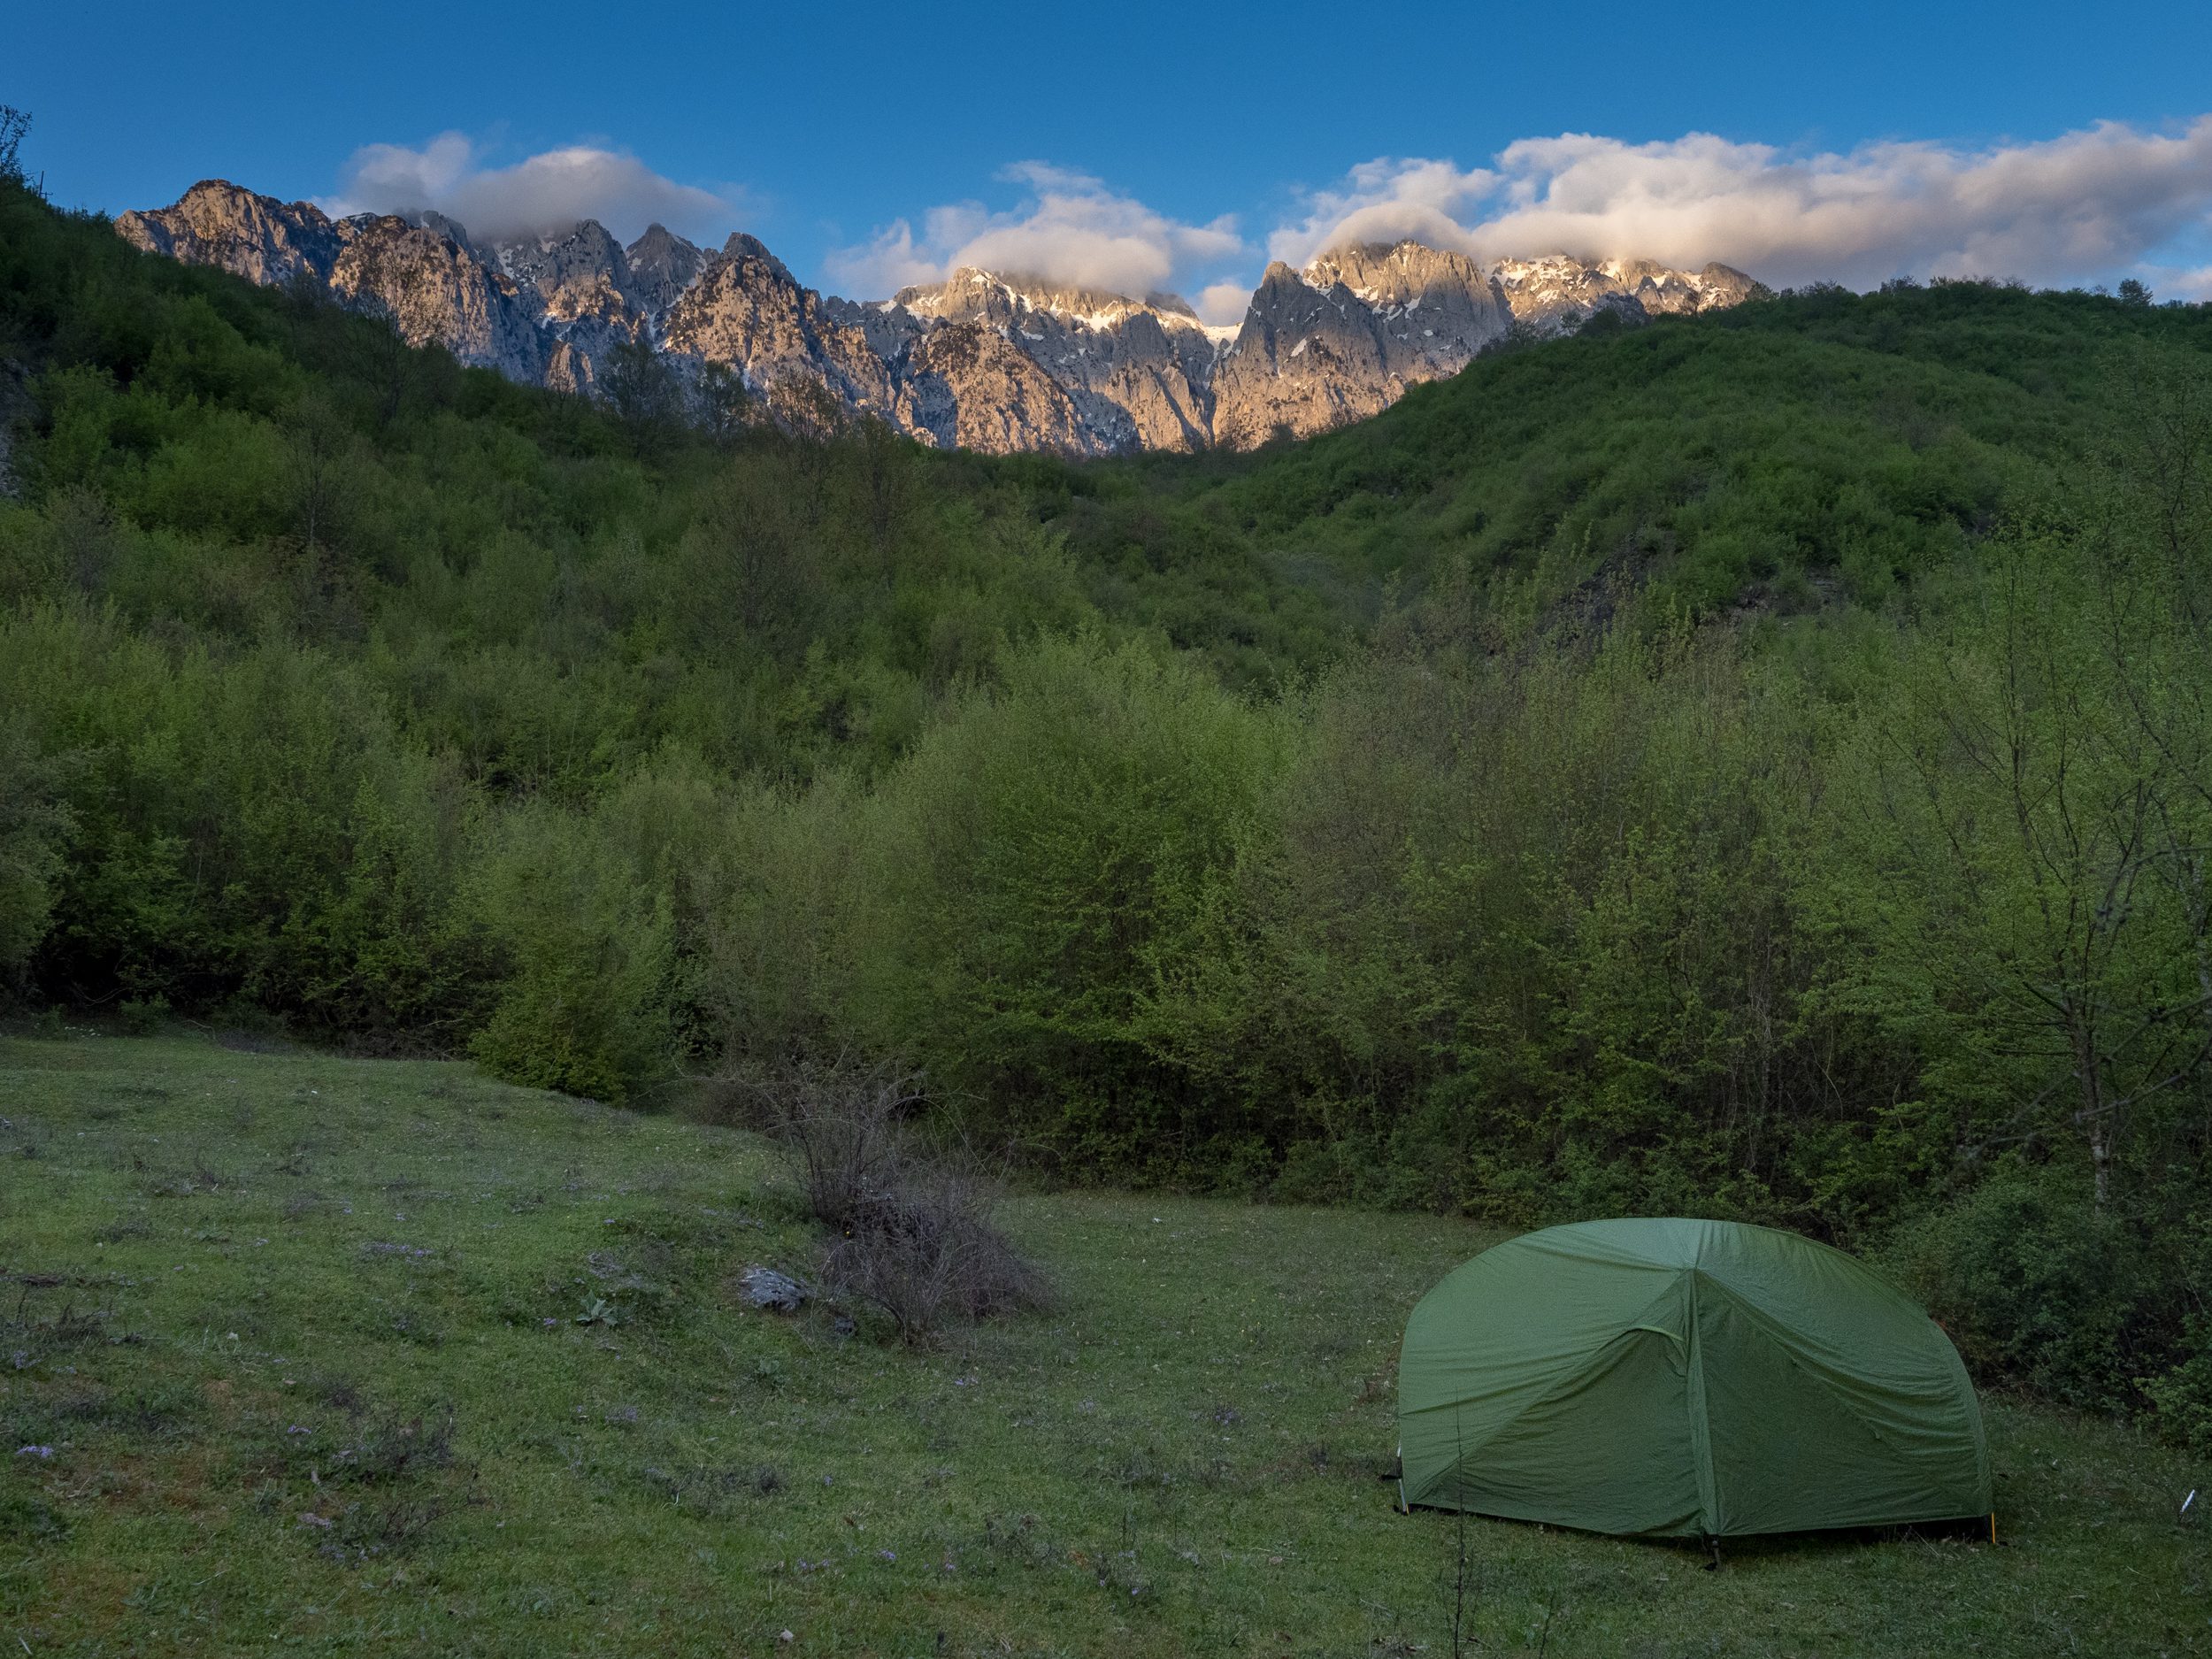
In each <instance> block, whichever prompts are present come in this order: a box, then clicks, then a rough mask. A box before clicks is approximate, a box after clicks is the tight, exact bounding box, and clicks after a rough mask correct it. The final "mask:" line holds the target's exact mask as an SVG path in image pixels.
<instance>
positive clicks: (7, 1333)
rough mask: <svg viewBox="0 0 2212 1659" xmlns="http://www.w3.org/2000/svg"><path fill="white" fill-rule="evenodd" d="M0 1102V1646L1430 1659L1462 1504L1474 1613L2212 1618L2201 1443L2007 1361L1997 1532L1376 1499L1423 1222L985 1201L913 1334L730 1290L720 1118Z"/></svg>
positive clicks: (2055, 1632)
mask: <svg viewBox="0 0 2212 1659" xmlns="http://www.w3.org/2000/svg"><path fill="white" fill-rule="evenodd" d="M49 1030H51V1027H49ZM257 1048H261V1049H269V1048H275V1049H277V1050H278V1051H275V1052H256V1051H253V1050H255V1049H257ZM0 1118H4V1123H0V1270H4V1272H5V1274H6V1277H7V1281H8V1282H7V1291H8V1294H7V1295H6V1298H5V1302H4V1307H0V1320H4V1324H5V1329H4V1331H0V1419H4V1434H5V1445H4V1448H0V1450H4V1453H5V1454H7V1455H5V1456H4V1459H0V1648H4V1649H12V1650H16V1651H21V1652H25V1653H30V1654H35V1655H49V1654H77V1655H94V1654H102V1655H108V1654H163V1655H196V1654H219V1653H242V1652H274V1651H284V1652H300V1653H311V1654H322V1653H357V1652H375V1653H424V1654H430V1653H456V1654H460V1653H466V1654H482V1655H493V1654H518V1655H519V1654H528V1655H542V1654H631V1653H651V1654H656V1655H690V1654H726V1653H782V1652H789V1653H806V1652H812V1653H835V1654H881V1655H938V1654H1006V1653H1015V1654H1070V1655H1073V1654H1099V1655H1108V1654H1111V1655H1125V1654H1127V1655H1181V1654H1241V1655H1303V1654H1313V1655H1322V1654H1331V1655H1338V1654H1342V1655H1382V1654H1417V1653H1429V1654H1448V1653H1450V1652H1451V1651H1452V1646H1453V1638H1452V1631H1451V1612H1452V1603H1453V1601H1454V1599H1455V1598H1454V1594H1453V1588H1452V1586H1453V1584H1454V1581H1455V1578H1457V1577H1458V1575H1457V1574H1456V1572H1455V1563H1456V1562H1457V1560H1458V1557H1459V1553H1460V1550H1461V1548H1462V1544H1463V1546H1464V1550H1465V1555H1466V1559H1467V1563H1468V1564H1467V1569H1466V1572H1465V1575H1464V1580H1463V1590H1464V1594H1463V1610H1464V1624H1463V1632H1462V1634H1463V1639H1464V1644H1465V1645H1464V1649H1463V1650H1464V1651H1467V1652H1479V1653H1482V1654H1523V1653H1529V1654H1533V1653H1547V1654H1550V1655H1583V1654H1588V1655H1620V1654H1633V1655H1653V1656H1656V1655H1824V1656H1825V1655H1932V1654H1970V1653H1973V1654H1993V1655H1994V1654H2020V1655H2056V1654H2085V1655H2134V1654H2142V1655H2153V1654H2195V1653H2212V1528H2208V1527H2207V1525H2205V1524H2204V1523H2203V1522H2202V1521H2201V1520H2200V1518H2199V1517H2200V1514H2201V1509H2195V1510H2193V1511H2192V1512H2191V1514H2190V1515H2189V1516H2187V1517H2181V1516H2178V1515H2177V1509H2178V1507H2179V1505H2180V1502H2181V1499H2182V1497H2183V1494H2185V1493H2186V1492H2187V1491H2188V1490H2189V1488H2190V1487H2191V1486H2203V1485H2206V1484H2208V1482H2212V1468H2208V1467H2206V1466H2204V1465H2203V1464H2202V1463H2200V1462H2199V1463H2192V1462H2191V1461H2190V1460H2188V1459H2187V1458H2186V1457H2185V1456H2183V1455H2180V1454H2178V1453H2176V1452H2173V1451H2171V1450H2168V1449H2164V1448H2160V1447H2159V1446H2157V1445H2156V1443H2155V1442H2154V1441H2153V1440H2150V1439H2148V1438H2147V1437H2146V1436H2143V1435H2140V1434H2139V1433H2137V1432H2133V1431H2131V1430H2128V1429H2125V1428H2123V1427H2118V1426H2115V1425H2112V1424H2109V1423H2107V1422H2104V1421H2101V1420H2095V1419H2091V1418H2087V1417H2078V1416H2075V1415H2071V1414H2068V1413H2065V1412H2062V1411H2060V1410H2058V1409H2054V1408H2050V1407H2046V1406H2040V1405H2035V1404H2030V1403H2024V1402H2018V1401H2016V1400H2014V1399H2011V1398H2008V1397H2004V1396H1985V1409H1986V1410H1987V1414H1988V1418H1989V1425H1990V1435H1991V1441H1992V1449H1993V1455H1994V1458H1995V1462H1996V1466H1997V1469H1998V1471H1999V1479H1998V1492H1999V1498H2000V1503H2001V1515H2000V1526H2001V1544H2000V1545H1999V1546H1998V1547H1997V1548H1991V1547H1990V1546H1989V1545H1988V1544H1987V1543H1986V1542H1984V1541H1979V1540H1973V1539H1970V1538H1964V1537H1937V1536H1921V1535H1917V1534H1901V1535H1890V1536H1851V1537H1834V1538H1830V1537H1810V1538H1797V1539H1791V1540H1771V1541H1765V1542H1756V1543H1745V1544H1741V1545H1739V1546H1736V1547H1734V1548H1731V1549H1730V1550H1729V1551H1728V1554H1727V1559H1726V1561H1725V1563H1724V1567H1723V1569H1722V1570H1721V1571H1717V1572H1708V1571H1703V1570H1702V1568H1703V1564H1704V1561H1703V1557H1702V1555H1701V1554H1700V1553H1699V1552H1698V1551H1697V1550H1696V1549H1695V1548H1686V1547H1679V1546H1675V1545H1670V1544H1660V1543H1646V1542H1636V1541H1630V1540H1614V1539H1602V1538H1592V1537H1583V1536H1577V1535H1571V1534H1565V1533H1561V1532H1555V1531H1551V1530H1548V1529H1544V1528H1540V1527H1533V1526H1527V1525H1510V1524H1504V1523H1494V1522H1485V1521H1479V1520H1476V1521H1469V1522H1466V1523H1461V1522H1460V1521H1458V1520H1457V1519H1455V1517H1449V1516H1446V1515H1441V1514H1432V1513H1420V1514H1416V1515H1413V1516H1410V1517H1402V1516H1399V1515H1397V1514H1395V1513H1394V1510H1393V1507H1392V1494H1393V1488H1392V1487H1391V1486H1390V1485H1389V1483H1388V1482H1387V1481H1386V1479H1382V1476H1383V1475H1384V1473H1385V1471H1386V1470H1387V1468H1388V1466H1389V1462H1390V1454H1391V1451H1392V1447H1393V1440H1394V1436H1393V1423H1392V1410H1393V1406H1392V1379H1393V1374H1394V1362H1395V1354H1396V1342H1397V1338H1398V1335H1399V1333H1400V1331H1401V1330H1402V1323H1403V1319H1404V1316H1405V1314H1406V1312H1407V1310H1409V1308H1410V1307H1411V1306H1412V1304H1413V1302H1415V1300H1416V1299H1417V1298H1418V1296H1419V1295H1420V1294H1422V1292H1423V1291H1425V1289H1426V1288H1427V1287H1428V1286H1430V1285H1431V1284H1432V1283H1433V1282H1434V1280H1435V1279H1437V1278H1438V1277H1439V1276H1440V1275H1441V1274H1442V1273H1443V1272H1444V1271H1447V1270H1448V1268H1450V1267H1451V1266H1453V1265H1455V1263H1458V1262H1460V1261H1462V1260H1463V1259H1464V1258H1465V1257H1467V1256H1471V1255H1472V1254H1473V1253H1475V1252H1476V1251H1478V1250H1479V1249H1480V1248H1483V1246H1484V1245H1485V1244H1486V1243H1487V1242H1490V1241H1491V1240H1493V1239H1494V1238H1495V1237H1496V1236H1498V1235H1496V1234H1494V1233H1486V1232H1483V1231H1481V1230H1479V1229H1478V1228H1476V1227H1473V1226H1471V1225H1469V1224H1467V1223H1464V1222H1462V1221H1457V1220H1452V1219H1445V1218H1439V1217H1416V1216H1402V1215H1397V1216H1384V1215H1378V1214H1371V1213H1363V1212H1359V1211H1355V1210H1320V1209H1300V1208H1290V1207H1256V1206H1250V1205H1246V1204H1240V1203H1236V1202H1218V1201H1210V1200H1194V1199H1187V1198H1179V1197H1171V1196H1166V1195H1137V1196H1128V1195H1119V1194H1087V1193H1082V1194H1069V1193H1025V1194H1021V1195H1020V1196H1018V1198H1017V1199H1016V1201H1015V1202H1014V1203H1013V1205H1012V1207H1011V1210H1010V1215H1009V1221H1010V1228H1011V1231H1012V1233H1014V1235H1015V1237H1016V1239H1017V1240H1018V1242H1019V1243H1020V1244H1021V1246H1022V1247H1023V1248H1025V1249H1026V1250H1027V1251H1028V1252H1029V1253H1030V1254H1032V1255H1033V1256H1034V1257H1035V1258H1036V1259H1037V1260H1038V1261H1039V1262H1040V1263H1042V1264H1043V1266H1044V1267H1045V1268H1046V1269H1047V1271H1048V1272H1049V1274H1050V1276H1051V1278H1052V1280H1053V1283H1054V1286H1055V1292H1056V1300H1055V1303H1054V1305H1053V1307H1052V1308H1051V1310H1049V1311H1047V1312H1044V1313H1041V1314H1035V1315H1029V1316H1024V1317H1017V1318H1014V1319H1010V1320H1007V1321H1003V1322H1000V1323H996V1324H993V1325H984V1326H980V1327H976V1328H974V1329H972V1330H970V1331H963V1332H958V1333H955V1334H954V1335H953V1336H951V1337H950V1338H949V1339H947V1340H944V1341H942V1342H941V1343H940V1344H939V1345H937V1346H935V1347H932V1348H922V1349H904V1348H898V1347H896V1346H895V1345H892V1344H889V1343H887V1342H885V1341H883V1340H880V1334H881V1333H879V1332H878V1331H877V1330H876V1329H875V1327H874V1326H873V1325H871V1324H870V1323H869V1322H868V1320H867V1318H866V1317H862V1318H861V1320H860V1322H859V1324H858V1325H857V1328H855V1327H854V1326H853V1325H851V1324H850V1323H849V1321H848V1320H847V1319H846V1318H845V1317H843V1310H838V1309H835V1308H832V1307H824V1306H822V1305H820V1304H816V1305H814V1306H812V1307H810V1308H809V1309H808V1310H806V1311H805V1312H803V1313H802V1314H800V1315H797V1316H795V1317H784V1316H778V1315H773V1314H767V1313H761V1312H757V1311H753V1310H749V1309H748V1308H747V1307H746V1306H745V1305H744V1304H743V1302H742V1300H741V1298H740V1297H739V1295H738V1294H736V1286H735V1282H734V1281H735V1277H736V1275H737V1274H738V1273H739V1272H740V1271H742V1270H743V1269H744V1268H745V1267H746V1266H747V1265H749V1264H751V1263H765V1264H770V1265H780V1266H784V1267H787V1268H789V1269H792V1270H794V1271H800V1272H802V1273H803V1272H805V1271H807V1270H808V1268H809V1265H810V1261H811V1259H812V1255H813V1252H814V1251H815V1249H816V1248H817V1240H816V1239H815V1235H814V1232H813V1229H812V1228H811V1226H810V1224H809V1223H808V1222H807V1221H806V1220H805V1219H804V1213H803V1205H802V1203H801V1202H800V1199H799V1195H798V1194H797V1192H796V1189H795V1187H794V1186H793V1185H792V1184H791V1182H790V1180H789V1178H788V1176H787V1173H786V1171H785V1170H784V1167H783V1165H782V1164H781V1161H780V1156H779V1154H778V1153H777V1151H776V1149H775V1148H772V1147H771V1146H770V1145H768V1144H767V1143H766V1142H764V1141H761V1140H760V1139H758V1138H757V1137H755V1136H753V1135H750V1134H748V1133H743V1132H741V1131H737V1130H733V1129H729V1128H726V1127H722V1126H718V1125H708V1124H703V1123H697V1122H693V1121H688V1120H687V1119H684V1118H680V1117H676V1116H667V1115H662V1116H655V1115H643V1114H638V1113H634V1112H628V1111H622V1110H611V1109H608V1108H605V1107H602V1106H599V1105H596V1104H593V1103H589V1102H581V1101H579V1100H576V1099H572V1098H570V1097H567V1096H564V1095H559V1094H547V1093H541V1092H536V1091H533V1090H529V1089H525V1088H520V1087H513V1086H511V1085H507V1084H503V1083H499V1082H495V1081H490V1080H488V1079H485V1078H483V1077H482V1076H480V1074H478V1073H477V1072H475V1071H472V1069H470V1068H469V1067H466V1066H465V1065H460V1064H444V1063H428V1062H424V1063H415V1062H405V1061H379V1060H362V1059H353V1058H344V1057H337V1056H332V1055H329V1054H326V1053H321V1052H315V1051H310V1050H299V1049H291V1048H283V1047H282V1046H280V1045H274V1044H270V1043H265V1042H255V1041H250V1040H246V1039H231V1040H227V1041H217V1040H215V1039H212V1038H211V1037H209V1036H206V1035H204V1034H197V1033H195V1034H177V1035H170V1036H165V1037H159V1038H130V1037H121V1036H113V1035H106V1034H97V1033H86V1032H67V1033H64V1034H61V1035H59V1036H55V1035H45V1036H40V1037H32V1036H27V1035H18V1036H13V1037H7V1038H0ZM18 1448H27V1449H24V1450H19V1449H18ZM2199 1502H2200V1505H2201V1504H2202V1502H2203V1501H2202V1500H2201V1499H2200V1501H2199ZM786 1632H788V1635H787V1634H786Z"/></svg>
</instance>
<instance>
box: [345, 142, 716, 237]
mask: <svg viewBox="0 0 2212 1659" xmlns="http://www.w3.org/2000/svg"><path fill="white" fill-rule="evenodd" d="M322 205H323V206H324V207H325V208H326V210H327V211H331V212H333V213H338V214H343V213H358V212H380V213H401V212H411V211H419V210H422V209H425V208H430V209H434V210H436V211H438V212H441V213H443V214H445V215H446V216H447V217H449V218H450V219H457V220H458V221H460V223H461V224H462V225H463V226H465V227H467V229H468V232H469V234H471V235H472V236H484V237H490V238H500V237H507V236H520V235H527V234H534V233H537V232H544V231H555V232H557V231H565V230H566V229H568V228H569V227H571V226H572V225H574V224H575V223H576V222H577V221H578V220H579V219H597V220H598V221H599V222H600V223H601V224H603V225H604V226H605V227H607V228H608V229H609V230H611V231H612V232H613V233H614V234H616V235H617V236H619V237H621V238H623V239H624V240H626V241H627V240H630V239H632V238H634V237H635V236H637V235H638V234H639V233H641V231H643V230H644V228H645V227H646V226H648V225H649V224H651V223H652V222H654V221H655V220H658V221H659V222H660V223H661V224H664V225H665V226H667V227H669V228H670V229H671V230H674V231H679V232H682V233H685V234H690V235H694V236H709V235H711V234H715V233H716V232H717V231H718V230H719V229H720V228H721V227H724V226H726V224H727V223H728V222H729V220H730V219H732V218H733V216H734V214H735V213H736V211H737V205H738V204H737V203H736V202H735V201H734V200H733V197H732V196H731V195H729V194H728V193H721V192H717V191H713V190H704V189H701V188H698V187H697V186H695V185H688V184H678V183H677V182H676V181H675V180H672V179H668V178H664V177H663V176H662V175H661V174H659V173H655V172H654V171H653V170H652V169H651V168H650V167H648V166H647V165H645V164H644V163H643V162H641V161H640V160H639V159H638V158H637V157H634V156H632V155H629V154H626V153H625V152H623V151H620V150H602V149H599V148H596V147H595V146H593V145H588V144H574V145H570V146H568V147H567V148H565V149H562V150H544V151H541V153H539V154H537V155H534V156H530V157H526V158H525V159H523V160H521V161H518V162H515V163H513V164H511V165H507V166H503V167H494V166H487V165H484V159H483V154H482V151H481V150H480V148H479V147H478V146H477V145H476V144H475V143H474V142H472V140H471V139H469V138H468V137H467V136H466V135H465V134H461V133H441V134H439V135H438V136H437V137H435V138H434V139H432V140H431V141H430V142H428V143H426V144H425V145H423V146H422V147H421V148H420V149H410V148H408V147H407V146H406V145H404V144H366V145H364V146H363V147H362V148H361V149H359V150H356V151H354V153H353V158H352V159H351V160H350V161H349V163H348V164H347V165H346V173H345V181H344V183H343V184H342V185H341V186H340V188H339V190H338V192H337V195H336V196H334V197H333V198H331V199H329V200H327V201H326V202H324V203H323V204H322Z"/></svg>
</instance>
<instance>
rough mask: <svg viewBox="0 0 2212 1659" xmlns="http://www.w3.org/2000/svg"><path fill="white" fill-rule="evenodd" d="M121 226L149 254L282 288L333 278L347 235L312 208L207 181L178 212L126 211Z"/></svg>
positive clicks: (187, 197) (127, 237)
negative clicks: (305, 279) (303, 279)
mask: <svg viewBox="0 0 2212 1659" xmlns="http://www.w3.org/2000/svg"><path fill="white" fill-rule="evenodd" d="M115 228H116V230H117V232H118V233H119V234H120V235H121V236H122V237H123V239H124V240H125V241H126V242H131V243H132V244H134V246H136V247H139V248H142V249H144V250H146V251H147V252H148V253H158V254H163V255H165V256H167V257H169V258H172V259H180V260H182V261H183V262H184V263H185V264H187V265H216V266H219V267H220V268H221V269H223V270H225V271H229V272H232V273H234V274H236V275H239V276H242V277H244V278H245V279H246V280H249V281H251V282H262V283H268V284H272V285H278V286H280V285H282V284H284V283H287V282H290V281H293V280H296V278H298V277H300V276H301V275H302V274H305V275H307V276H309V277H311V278H313V279H315V280H327V279H328V277H329V275H330V269H331V266H332V265H334V264H335V263H336V261H337V257H338V254H339V251H340V250H341V249H342V248H343V247H344V245H345V233H344V232H343V231H342V229H341V227H338V226H336V225H334V224H333V223H332V222H331V220H330V217H329V215H327V214H326V213H325V212H324V211H322V209H320V208H319V207H317V206H315V205H314V204H312V203H311V202H291V203H284V202H280V201H278V200H277V199H276V198H275V197H274V196H257V195H255V194H254V193H253V192H252V191H250V190H248V189H244V188H241V187H240V186H238V185H234V184H233V183H231V182H230V181H229V180H227V179H203V180H200V182H199V183H197V184H196V185H194V186H193V187H192V188H190V189H188V190H187V191H186V192H185V193H184V194H183V195H182V196H180V197H179V198H178V199H177V202H176V204H175V205H174V206H173V207H165V208H157V209H156V210H154V211H151V212H144V213H139V212H131V213H125V214H124V215H123V216H122V217H121V218H119V219H117V220H116V221H115Z"/></svg>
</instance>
